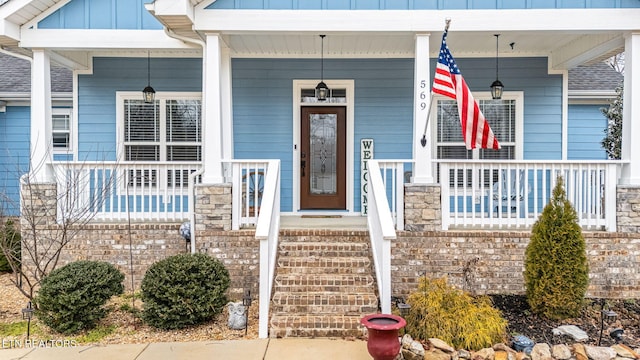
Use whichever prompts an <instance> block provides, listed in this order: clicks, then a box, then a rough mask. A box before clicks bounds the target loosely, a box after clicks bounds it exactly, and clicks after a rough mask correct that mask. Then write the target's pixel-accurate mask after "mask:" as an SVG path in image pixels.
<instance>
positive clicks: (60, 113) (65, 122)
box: [51, 109, 71, 151]
mask: <svg viewBox="0 0 640 360" xmlns="http://www.w3.org/2000/svg"><path fill="white" fill-rule="evenodd" d="M51 135H52V138H53V150H54V151H57V150H69V149H71V109H53V113H52V114H51Z"/></svg>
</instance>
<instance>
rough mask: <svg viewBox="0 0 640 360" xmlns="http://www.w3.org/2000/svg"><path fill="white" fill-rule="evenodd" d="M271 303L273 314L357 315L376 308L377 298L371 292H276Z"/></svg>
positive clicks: (374, 310) (373, 310)
mask: <svg viewBox="0 0 640 360" xmlns="http://www.w3.org/2000/svg"><path fill="white" fill-rule="evenodd" d="M271 304H272V307H271V309H272V310H273V313H274V315H275V314H278V313H290V314H343V315H359V314H365V313H371V312H376V311H377V310H378V298H377V297H376V296H375V295H374V294H372V293H360V294H345V293H340V292H309V293H284V292H282V293H281V292H277V293H275V294H274V295H273V298H272V299H271Z"/></svg>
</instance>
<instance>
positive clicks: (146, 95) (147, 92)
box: [142, 51, 156, 104]
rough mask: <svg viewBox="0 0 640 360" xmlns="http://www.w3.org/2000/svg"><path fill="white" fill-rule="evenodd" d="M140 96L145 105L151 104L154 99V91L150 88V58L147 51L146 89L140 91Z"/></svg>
mask: <svg viewBox="0 0 640 360" xmlns="http://www.w3.org/2000/svg"><path fill="white" fill-rule="evenodd" d="M142 96H143V99H144V102H145V103H147V104H151V103H153V101H154V100H155V98H156V91H155V90H153V88H152V87H151V56H150V54H149V51H147V87H146V88H144V90H142Z"/></svg>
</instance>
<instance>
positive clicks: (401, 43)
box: [223, 31, 624, 62]
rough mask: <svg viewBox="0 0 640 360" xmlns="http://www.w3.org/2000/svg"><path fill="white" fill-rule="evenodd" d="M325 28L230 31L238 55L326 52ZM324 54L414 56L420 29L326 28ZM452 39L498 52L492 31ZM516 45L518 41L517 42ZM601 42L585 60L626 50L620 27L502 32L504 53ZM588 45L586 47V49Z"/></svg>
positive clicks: (464, 47)
mask: <svg viewBox="0 0 640 360" xmlns="http://www.w3.org/2000/svg"><path fill="white" fill-rule="evenodd" d="M318 35H319V33H296V34H287V33H272V34H264V33H260V34H256V33H249V34H228V35H224V36H223V37H224V39H225V41H226V44H227V46H229V48H230V49H231V53H232V54H233V56H236V57H320V45H321V44H320V37H319V36H318ZM326 35H327V36H326V38H325V39H324V56H325V57H327V58H340V57H414V56H415V33H413V32H404V33H399V32H393V33H392V32H380V33H326ZM441 37H442V33H437V34H433V33H432V34H431V36H430V39H429V49H430V56H431V57H435V56H436V55H437V53H438V51H439V50H440V42H441ZM447 44H448V45H449V47H450V48H451V50H452V52H453V54H454V56H456V57H495V54H496V39H495V36H494V32H492V31H475V32H468V31H464V32H455V31H450V32H449V36H448V37H447ZM511 44H513V46H511ZM596 44H606V48H601V49H600V51H599V52H598V53H594V54H592V55H591V56H590V58H589V59H584V61H582V62H589V61H596V60H600V59H604V58H606V57H608V56H611V55H615V54H617V53H619V52H621V51H623V49H624V41H623V35H622V33H620V32H613V31H599V32H592V33H584V32H581V33H576V32H524V31H509V32H502V33H501V36H500V38H499V54H500V56H501V57H503V56H504V57H522V56H548V55H551V56H553V55H554V54H557V55H559V54H562V52H563V49H565V48H566V47H569V46H573V47H579V48H580V49H575V50H576V51H577V52H584V51H587V49H588V48H590V47H593V46H594V45H596ZM582 48H584V49H582Z"/></svg>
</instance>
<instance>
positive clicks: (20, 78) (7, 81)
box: [0, 53, 72, 93]
mask: <svg viewBox="0 0 640 360" xmlns="http://www.w3.org/2000/svg"><path fill="white" fill-rule="evenodd" d="M71 90H72V74H71V70H69V69H66V68H63V67H60V66H57V65H54V64H51V91H52V92H69V93H70V92H71ZM30 91H31V64H29V62H28V61H26V60H23V59H19V58H16V57H13V56H9V55H6V54H2V53H0V93H29V92H30Z"/></svg>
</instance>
